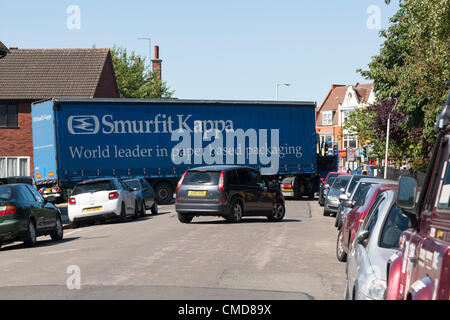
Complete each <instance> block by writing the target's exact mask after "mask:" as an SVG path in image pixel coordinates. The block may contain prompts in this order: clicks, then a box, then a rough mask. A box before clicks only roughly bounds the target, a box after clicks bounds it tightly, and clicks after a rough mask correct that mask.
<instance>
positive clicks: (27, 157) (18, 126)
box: [0, 46, 119, 177]
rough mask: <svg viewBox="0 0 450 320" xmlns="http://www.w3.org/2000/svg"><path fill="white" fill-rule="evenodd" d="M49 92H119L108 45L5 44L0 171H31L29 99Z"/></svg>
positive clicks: (0, 73) (0, 75) (0, 71)
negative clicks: (24, 46)
mask: <svg viewBox="0 0 450 320" xmlns="http://www.w3.org/2000/svg"><path fill="white" fill-rule="evenodd" d="M3 47H4V46H3ZM48 98H119V91H118V88H117V83H116V78H115V74H114V68H113V64H112V58H111V53H110V50H109V49H17V48H9V50H7V52H6V55H5V56H4V57H3V58H2V59H0V177H5V176H14V175H34V170H33V137H32V129H31V104H32V103H33V102H35V101H39V100H42V99H48Z"/></svg>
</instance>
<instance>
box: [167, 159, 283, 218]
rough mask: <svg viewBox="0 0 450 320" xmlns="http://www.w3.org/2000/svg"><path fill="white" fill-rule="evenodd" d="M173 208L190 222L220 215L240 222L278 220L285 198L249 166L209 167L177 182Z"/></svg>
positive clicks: (180, 216) (276, 188)
mask: <svg viewBox="0 0 450 320" xmlns="http://www.w3.org/2000/svg"><path fill="white" fill-rule="evenodd" d="M175 209H176V211H177V213H178V219H179V220H180V221H181V222H183V223H189V222H191V221H192V218H193V217H195V216H220V217H223V218H225V219H227V220H229V221H231V222H240V221H241V219H242V217H243V216H266V217H267V218H268V219H269V221H281V220H282V219H283V217H284V214H285V206H284V198H283V195H282V193H281V191H280V189H279V188H278V184H277V183H276V181H273V182H270V183H269V182H268V181H267V180H266V179H265V178H264V177H263V176H261V174H260V173H259V172H258V171H256V170H254V169H252V168H248V167H239V166H209V167H201V168H196V169H191V170H188V171H186V172H185V173H184V175H183V177H182V178H181V179H180V181H179V182H178V186H177V192H176V202H175Z"/></svg>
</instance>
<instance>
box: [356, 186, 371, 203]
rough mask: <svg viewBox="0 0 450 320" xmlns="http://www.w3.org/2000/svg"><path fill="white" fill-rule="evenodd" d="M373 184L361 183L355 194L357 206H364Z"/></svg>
mask: <svg viewBox="0 0 450 320" xmlns="http://www.w3.org/2000/svg"><path fill="white" fill-rule="evenodd" d="M372 184H373V183H371V182H361V183H360V184H359V185H358V188H356V190H355V192H354V194H353V201H356V203H355V206H362V205H363V204H364V202H365V201H366V196H367V193H368V192H369V189H370V186H371V185H372Z"/></svg>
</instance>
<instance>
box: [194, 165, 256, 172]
mask: <svg viewBox="0 0 450 320" xmlns="http://www.w3.org/2000/svg"><path fill="white" fill-rule="evenodd" d="M236 169H250V170H254V171H257V170H256V169H254V168H251V167H247V166H237V165H216V166H203V167H198V168H192V169H189V170H188V171H230V170H236Z"/></svg>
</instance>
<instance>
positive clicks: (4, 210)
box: [0, 206, 17, 216]
mask: <svg viewBox="0 0 450 320" xmlns="http://www.w3.org/2000/svg"><path fill="white" fill-rule="evenodd" d="M15 213H17V208H16V207H14V206H6V207H0V216H6V215H9V214H15Z"/></svg>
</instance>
